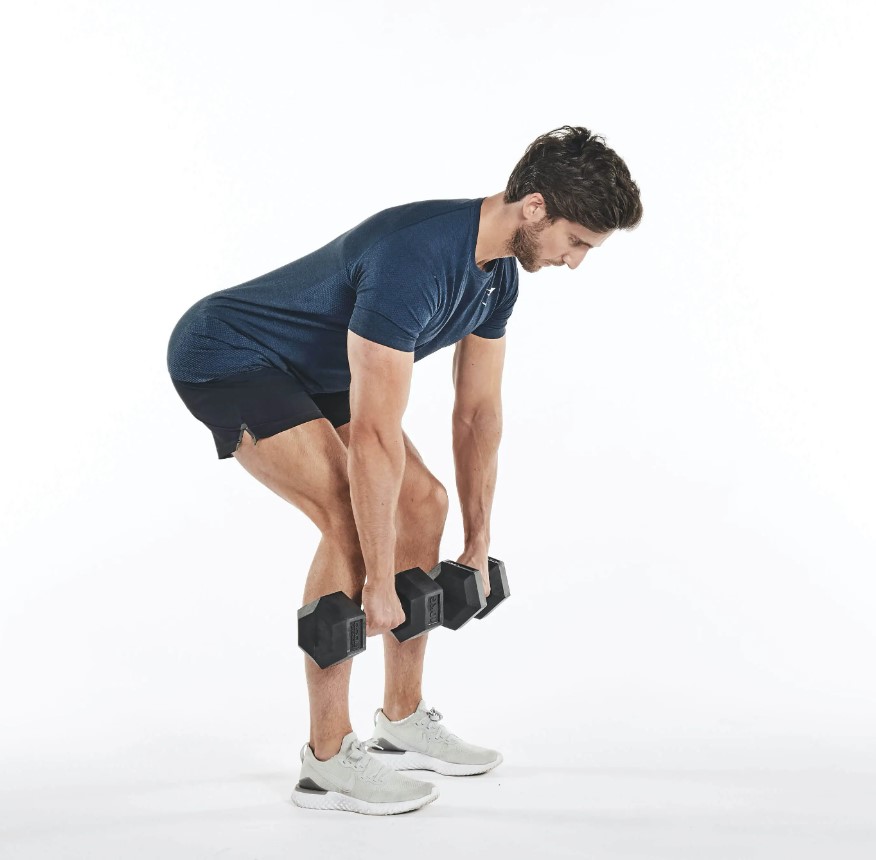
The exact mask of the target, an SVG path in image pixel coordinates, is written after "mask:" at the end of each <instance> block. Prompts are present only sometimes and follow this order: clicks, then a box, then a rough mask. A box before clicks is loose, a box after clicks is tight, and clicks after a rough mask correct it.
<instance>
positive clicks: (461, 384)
mask: <svg viewBox="0 0 876 860" xmlns="http://www.w3.org/2000/svg"><path fill="white" fill-rule="evenodd" d="M506 337H507V336H505V335H503V336H502V337H497V338H486V337H478V335H476V334H469V335H467V336H466V337H464V338H463V339H462V340H461V341H459V343H457V344H456V351H455V352H454V353H453V387H454V389H455V391H456V399H455V403H454V406H453V417H454V418H464V419H468V418H472V417H473V416H474V415H475V414H477V413H478V412H493V413H496V414H498V415H500V416H501V414H502V369H503V367H504V365H505V342H506Z"/></svg>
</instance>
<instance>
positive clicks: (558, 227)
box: [506, 206, 614, 272]
mask: <svg viewBox="0 0 876 860" xmlns="http://www.w3.org/2000/svg"><path fill="white" fill-rule="evenodd" d="M525 211H526V210H525ZM539 212H540V214H541V217H540V218H537V220H535V219H532V220H527V221H524V222H523V224H521V225H520V226H519V227H518V228H517V229H516V230H515V231H514V235H513V236H512V237H511V238H510V239H509V240H508V244H507V248H506V250H507V252H508V253H509V254H513V255H514V256H515V257H516V258H517V260H518V261H519V263H520V265H521V266H522V267H523V270H524V271H526V272H537V271H538V270H539V269H541V268H543V267H544V266H568V267H569V268H570V269H575V268H577V267H578V266H579V264H580V263H581V261H582V260H583V259H584V257H586V256H587V252H588V251H589V250H590V249H591V248H598V247H599V246H600V245H601V244H602V243H603V242H604V241H605V240H606V239H607V238H608V237H609V236H610V235H611V234H612V233H613V232H614V230H609V231H608V232H607V233H594V232H593V231H592V230H588V229H587V228H586V227H582V226H581V225H580V224H575V223H574V222H572V221H567V220H566V219H565V218H558V219H557V220H556V221H554V223H553V224H548V220H547V217H545V212H544V207H543V206H542V207H541V208H540V209H538V207H536V211H535V214H536V215H538V214H539Z"/></svg>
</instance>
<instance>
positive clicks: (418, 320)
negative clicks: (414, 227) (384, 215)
mask: <svg viewBox="0 0 876 860" xmlns="http://www.w3.org/2000/svg"><path fill="white" fill-rule="evenodd" d="M405 239H406V237H405V234H404V232H403V231H399V232H397V233H394V234H392V235H391V236H387V237H386V238H385V239H382V240H380V241H379V242H375V243H374V245H372V246H371V247H370V248H369V249H368V250H367V251H366V252H365V253H364V254H363V255H362V256H361V257H360V258H359V260H358V261H357V263H356V264H355V266H354V267H353V271H352V273H351V280H352V284H353V288H354V289H355V290H356V301H355V304H354V307H353V314H352V316H351V317H350V322H349V324H348V328H349V329H350V330H351V331H354V332H355V333H356V334H358V335H360V336H361V337H364V338H367V339H368V340H373V341H375V342H376V343H380V344H383V345H384V346H391V347H393V348H394V349H400V350H403V351H404V352H413V351H414V348H415V346H416V343H417V338H418V337H419V335H420V334H421V333H422V332H423V330H424V329H425V328H426V326H427V325H428V324H429V320H431V319H432V317H433V316H434V315H435V314H436V313H437V312H438V308H439V306H440V300H441V296H440V288H439V285H438V280H437V278H436V277H435V275H434V274H433V271H432V269H433V267H432V264H431V261H430V260H429V259H428V254H427V251H426V249H425V248H423V247H421V246H418V245H417V244H416V243H411V242H407V243H406V241H405Z"/></svg>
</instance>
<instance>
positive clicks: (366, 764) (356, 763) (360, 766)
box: [341, 741, 389, 782]
mask: <svg viewBox="0 0 876 860" xmlns="http://www.w3.org/2000/svg"><path fill="white" fill-rule="evenodd" d="M372 746H373V744H369V743H368V742H367V741H355V742H354V743H352V744H351V745H350V748H349V749H348V750H347V754H346V756H344V758H343V759H342V761H341V763H342V764H343V765H345V766H346V767H351V768H353V770H356V771H359V772H360V774H361V775H362V778H363V779H367V780H368V781H369V782H381V781H382V780H383V778H384V777H385V776H386V775H387V773H389V771H388V769H387V768H386V766H385V765H383V764H381V763H380V762H379V761H378V760H377V759H376V758H374V756H372V755H369V754H368V752H369V750H370V748H371V747H372Z"/></svg>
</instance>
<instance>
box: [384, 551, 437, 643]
mask: <svg viewBox="0 0 876 860" xmlns="http://www.w3.org/2000/svg"><path fill="white" fill-rule="evenodd" d="M395 593H396V594H397V595H398V599H399V602H400V603H401V605H402V609H404V611H405V620H404V621H403V622H402V623H401V624H399V626H398V627H395V628H393V630H392V634H393V636H395V638H396V639H398V641H399V642H405V641H406V640H408V639H416V637H417V636H422V635H423V634H424V633H428V632H429V631H430V630H432V629H433V628H434V627H440V626H441V622H442V621H443V620H444V593H443V592H442V590H441V586H440V585H438V584H437V583H436V582H435V581H434V580H433V579H432V578H431V577H430V576H429V574H428V573H426V572H425V571H424V570H422V569H421V568H419V567H412V568H409V569H408V570H403V571H402V572H401V573H397V574H396V575H395Z"/></svg>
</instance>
